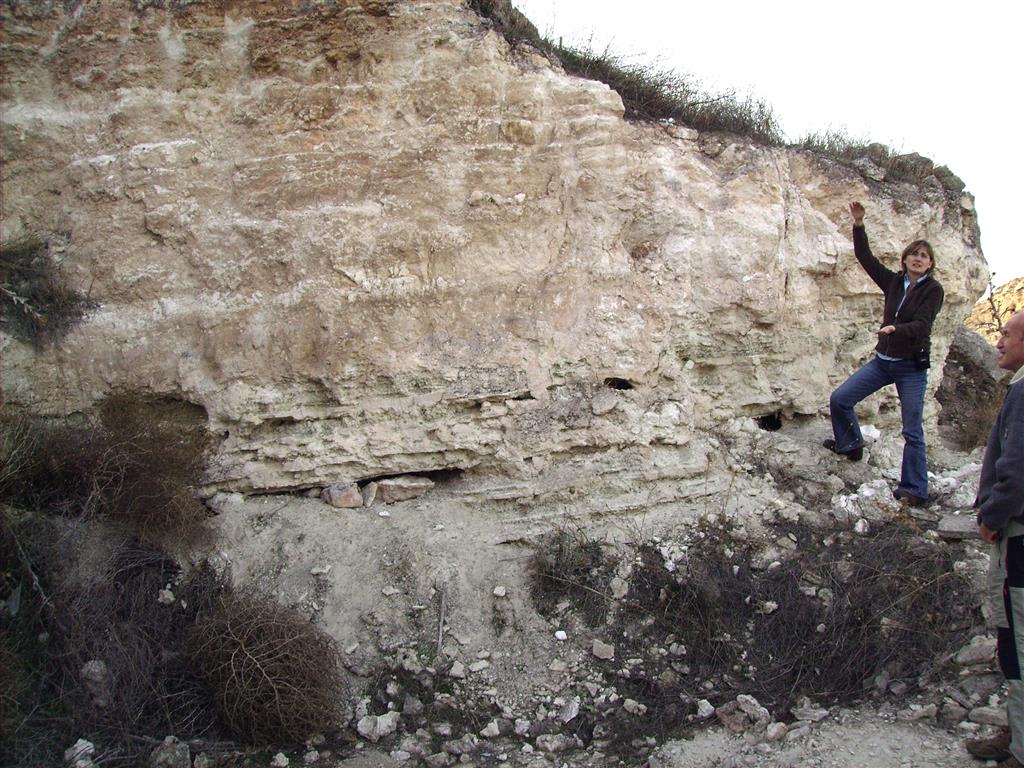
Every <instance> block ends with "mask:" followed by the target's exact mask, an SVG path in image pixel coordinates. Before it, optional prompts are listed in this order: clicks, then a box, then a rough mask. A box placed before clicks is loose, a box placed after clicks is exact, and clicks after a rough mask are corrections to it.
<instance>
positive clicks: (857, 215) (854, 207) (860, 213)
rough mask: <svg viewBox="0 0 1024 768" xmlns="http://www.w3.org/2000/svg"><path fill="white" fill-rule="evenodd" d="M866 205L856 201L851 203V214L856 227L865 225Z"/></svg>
mask: <svg viewBox="0 0 1024 768" xmlns="http://www.w3.org/2000/svg"><path fill="white" fill-rule="evenodd" d="M864 213H865V211H864V206H863V205H861V204H860V203H858V202H857V201H854V202H852V203H850V215H851V216H853V225H854V226H855V227H860V226H863V224H864Z"/></svg>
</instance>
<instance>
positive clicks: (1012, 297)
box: [964, 277, 1024, 344]
mask: <svg viewBox="0 0 1024 768" xmlns="http://www.w3.org/2000/svg"><path fill="white" fill-rule="evenodd" d="M1022 310H1024V277H1017V278H1014V279H1013V280H1010V281H1008V282H1006V283H1003V284H1002V285H1000V286H997V287H996V288H994V289H993V290H992V294H991V296H985V297H984V298H981V299H978V303H977V304H975V305H974V308H973V309H971V313H970V314H969V315H968V316H967V319H966V320H964V325H966V326H967V327H968V328H970V329H971V330H972V331H974V332H975V333H978V334H980V335H981V336H982V337H984V338H985V340H986V341H988V342H989V343H990V344H995V343H996V342H997V341H999V331H1000V329H1001V328H1002V324H1003V323H1005V322H1006V321H1007V320H1009V319H1010V318H1011V317H1013V314H1014V312H1020V311H1022ZM997 315H998V321H997V319H996V316H997Z"/></svg>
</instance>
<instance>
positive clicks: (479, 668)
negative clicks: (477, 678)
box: [469, 659, 491, 672]
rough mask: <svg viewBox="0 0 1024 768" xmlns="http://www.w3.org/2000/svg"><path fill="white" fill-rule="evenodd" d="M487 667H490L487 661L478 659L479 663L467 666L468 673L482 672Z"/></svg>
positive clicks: (475, 662)
mask: <svg viewBox="0 0 1024 768" xmlns="http://www.w3.org/2000/svg"><path fill="white" fill-rule="evenodd" d="M489 666H491V662H489V661H488V660H487V659H480V660H479V661H474V662H473V663H472V664H470V665H469V671H470V672H483V671H484V670H485V669H487V668H488V667H489Z"/></svg>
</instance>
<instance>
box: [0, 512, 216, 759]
mask: <svg viewBox="0 0 1024 768" xmlns="http://www.w3.org/2000/svg"><path fill="white" fill-rule="evenodd" d="M2 533H3V537H2V539H0V545H2V549H0V554H3V555H4V556H5V558H7V556H8V555H13V558H8V559H13V560H15V561H16V563H15V568H14V571H15V572H14V575H13V580H14V581H15V582H17V588H20V594H21V596H22V598H21V601H20V606H19V609H18V611H17V613H16V614H14V615H13V616H9V617H7V618H6V619H4V620H3V621H2V625H3V629H4V631H5V634H6V636H7V637H8V638H9V639H10V640H11V646H10V647H11V649H12V650H13V651H14V653H15V654H16V656H17V658H18V660H19V664H20V666H19V668H20V669H21V670H22V671H23V673H24V675H25V676H26V677H25V678H23V679H24V681H25V683H26V687H24V688H23V689H22V691H21V695H20V697H19V699H20V703H19V711H20V712H22V713H24V717H23V719H22V722H21V724H20V728H19V732H18V735H17V738H16V739H11V740H10V741H9V744H8V749H9V752H6V753H4V757H3V759H0V764H4V765H8V764H10V765H25V766H30V765H42V764H56V763H59V756H60V752H61V751H62V750H63V749H65V748H66V747H67V746H68V745H69V744H70V743H72V742H74V741H75V739H78V738H88V739H90V740H92V741H94V742H95V743H96V744H97V745H102V750H103V753H102V755H100V756H98V758H97V759H99V758H100V757H101V758H102V762H103V764H104V765H108V764H109V765H118V764H121V765H135V764H138V763H139V762H140V761H141V755H142V754H143V752H144V751H146V750H148V746H147V744H146V742H145V739H147V738H149V739H152V738H156V739H161V738H163V736H165V735H167V734H168V733H174V734H176V735H178V736H179V737H181V738H191V737H196V736H199V735H202V734H204V733H206V732H207V731H209V730H210V729H211V728H212V727H213V725H214V724H215V722H216V715H215V711H214V707H213V702H212V700H211V699H210V697H209V695H208V694H207V693H206V691H205V689H204V688H203V686H202V684H201V683H200V681H199V680H198V678H196V677H195V675H194V674H193V673H192V672H191V671H190V670H189V669H188V667H187V664H186V657H185V654H184V646H185V634H186V630H187V627H188V626H189V625H190V624H191V623H192V621H193V620H194V618H195V615H196V613H197V612H198V611H199V610H201V609H203V608H204V607H205V606H207V605H209V604H210V603H211V602H212V600H213V596H214V595H215V594H216V593H218V592H219V591H221V590H222V589H223V584H222V583H221V581H220V580H219V579H217V578H216V577H215V576H213V575H212V573H210V572H209V571H208V570H206V569H201V570H199V571H197V572H196V573H194V574H193V575H192V577H191V578H189V579H188V580H182V574H181V570H180V568H179V567H178V566H177V565H176V564H175V563H174V561H173V560H171V559H170V558H168V557H167V556H165V555H164V554H163V553H162V552H161V551H159V550H158V549H156V548H154V547H152V546H150V545H146V544H143V543H140V542H139V541H138V540H134V539H131V538H126V537H125V536H124V534H119V533H118V532H117V531H116V530H113V529H111V527H110V526H109V525H103V524H101V523H100V522H97V521H94V522H92V523H91V524H88V525H83V524H82V521H81V520H69V519H67V518H61V517H53V516H44V515H40V514H34V513H26V514H22V515H20V516H19V517H18V518H14V517H13V516H10V515H7V514H5V518H4V526H3V531H2ZM169 585H170V586H171V587H172V588H173V590H174V594H175V595H176V597H177V600H176V601H175V602H174V603H172V604H169V605H168V604H163V603H161V602H160V601H159V600H158V597H159V593H160V590H161V589H163V588H164V587H166V586H169ZM43 637H45V638H46V639H45V640H44V639H42V638H43ZM87 663H90V666H92V667H99V668H101V669H103V670H105V674H104V675H103V676H102V680H100V682H99V683H98V684H95V683H90V682H89V681H88V680H86V679H85V678H84V677H83V674H82V670H83V668H84V667H85V666H86V664H87ZM4 666H5V667H6V666H7V665H6V664H5V665H4ZM10 669H14V667H13V666H12V667H11V668H10ZM5 671H6V670H5ZM2 751H3V750H0V752H2Z"/></svg>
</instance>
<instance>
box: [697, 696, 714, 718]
mask: <svg viewBox="0 0 1024 768" xmlns="http://www.w3.org/2000/svg"><path fill="white" fill-rule="evenodd" d="M714 714H715V707H714V705H712V703H711V702H710V701H708V700H707V699H701V700H700V701H698V702H697V717H699V718H700V719H701V720H707V719H708V718H709V717H712V716H713V715H714Z"/></svg>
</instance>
